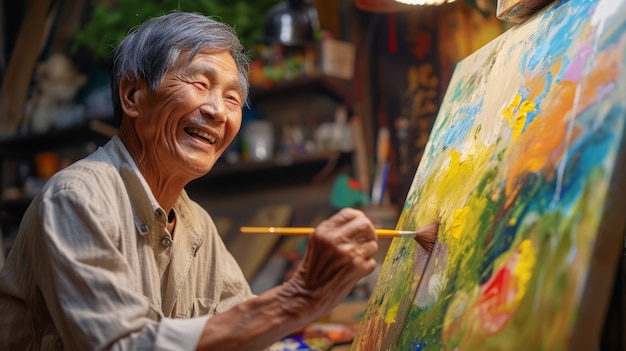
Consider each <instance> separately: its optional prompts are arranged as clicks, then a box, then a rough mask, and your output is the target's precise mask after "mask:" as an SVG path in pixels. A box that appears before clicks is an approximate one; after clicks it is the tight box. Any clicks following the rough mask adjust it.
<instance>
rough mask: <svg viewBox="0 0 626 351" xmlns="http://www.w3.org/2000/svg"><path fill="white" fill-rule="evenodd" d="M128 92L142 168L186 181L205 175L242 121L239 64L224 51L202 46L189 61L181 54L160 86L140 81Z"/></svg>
mask: <svg viewBox="0 0 626 351" xmlns="http://www.w3.org/2000/svg"><path fill="white" fill-rule="evenodd" d="M128 91H130V93H128ZM127 96H130V97H131V100H133V104H134V106H135V109H136V112H133V111H131V113H130V117H133V119H134V120H135V121H134V127H133V129H134V130H135V131H134V133H133V134H134V135H135V137H133V139H135V138H136V139H137V140H135V141H134V142H133V143H134V144H135V147H133V146H131V147H129V151H130V152H131V154H133V157H134V158H135V160H136V161H137V164H138V166H139V168H140V169H141V170H142V172H143V173H157V174H160V177H163V176H165V177H172V176H173V177H175V178H177V177H178V176H180V177H182V178H183V179H185V180H186V181H189V180H192V179H195V178H198V177H201V176H203V175H205V174H206V173H207V172H209V170H210V169H211V168H212V167H213V165H214V164H215V162H217V160H218V159H219V157H220V156H221V155H222V154H223V153H224V151H225V150H226V148H227V147H228V145H230V143H231V142H232V141H233V139H234V138H235V135H236V134H237V132H238V131H239V128H240V126H241V117H242V106H243V97H242V92H241V87H240V83H239V79H238V72H237V66H236V64H235V61H234V60H233V58H232V57H231V56H230V54H229V53H228V52H226V51H221V52H217V53H215V52H206V51H200V52H199V53H198V54H196V56H195V57H194V58H193V59H192V60H191V62H189V61H188V56H187V55H181V57H180V59H179V60H178V63H177V64H176V65H175V66H174V67H172V69H170V70H169V71H168V72H167V74H166V75H165V77H164V79H163V81H162V83H161V84H160V85H159V86H158V87H157V89H156V91H154V92H151V91H150V90H149V89H148V87H147V85H146V84H145V83H144V82H138V83H137V87H136V89H134V90H133V89H129V90H127ZM125 112H127V110H126V109H125ZM125 114H126V113H125ZM123 127H124V125H122V128H123ZM137 145H139V146H137ZM166 172H167V173H166ZM157 177H159V176H157Z"/></svg>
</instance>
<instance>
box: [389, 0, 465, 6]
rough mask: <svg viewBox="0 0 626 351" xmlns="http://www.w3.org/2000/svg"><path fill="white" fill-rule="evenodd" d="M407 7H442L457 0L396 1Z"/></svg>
mask: <svg viewBox="0 0 626 351" xmlns="http://www.w3.org/2000/svg"><path fill="white" fill-rule="evenodd" d="M396 1H397V2H401V3H403V4H407V5H442V4H445V3H451V2H454V1H456V0H396Z"/></svg>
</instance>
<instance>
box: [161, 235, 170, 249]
mask: <svg viewBox="0 0 626 351" xmlns="http://www.w3.org/2000/svg"><path fill="white" fill-rule="evenodd" d="M161 245H163V246H165V247H170V246H172V239H170V238H169V237H167V236H164V237H163V239H161Z"/></svg>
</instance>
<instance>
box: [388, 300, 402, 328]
mask: <svg viewBox="0 0 626 351" xmlns="http://www.w3.org/2000/svg"><path fill="white" fill-rule="evenodd" d="M399 308H400V302H399V301H398V302H396V303H394V304H391V305H389V306H388V308H387V312H386V313H385V324H387V325H390V324H393V323H395V322H396V317H397V316H398V309H399Z"/></svg>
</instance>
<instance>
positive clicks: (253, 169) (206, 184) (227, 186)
mask: <svg viewBox="0 0 626 351" xmlns="http://www.w3.org/2000/svg"><path fill="white" fill-rule="evenodd" d="M351 159H352V154H351V153H344V152H333V151H328V152H320V153H312V154H303V155H295V156H293V157H292V158H291V159H284V158H283V159H281V158H277V159H273V160H270V161H263V162H241V163H236V164H226V163H218V164H217V165H215V167H213V169H212V170H211V171H210V172H209V173H208V174H207V175H206V176H204V177H202V178H200V179H197V180H195V181H193V182H191V183H190V187H192V188H198V189H204V190H205V191H206V190H211V192H212V193H216V192H218V193H222V192H224V193H232V192H245V191H249V190H251V189H258V188H259V187H264V186H267V187H272V186H289V185H302V184H311V185H314V184H316V183H320V182H322V181H324V180H325V179H326V177H327V176H328V175H330V174H331V173H332V172H333V171H334V170H336V169H337V168H338V167H340V166H341V165H346V164H348V163H349V161H350V160H351Z"/></svg>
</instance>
